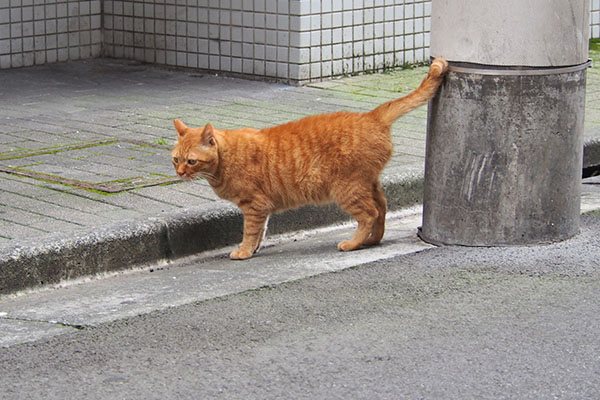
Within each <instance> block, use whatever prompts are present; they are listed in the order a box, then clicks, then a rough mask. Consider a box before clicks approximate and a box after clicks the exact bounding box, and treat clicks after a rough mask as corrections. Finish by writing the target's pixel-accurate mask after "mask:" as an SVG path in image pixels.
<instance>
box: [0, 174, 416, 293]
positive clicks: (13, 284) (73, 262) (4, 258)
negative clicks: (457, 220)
mask: <svg viewBox="0 0 600 400" xmlns="http://www.w3.org/2000/svg"><path fill="white" fill-rule="evenodd" d="M382 185H383V187H384V190H385V192H386V197H387V199H388V209H389V210H398V209H401V208H405V207H409V206H412V205H414V204H417V203H419V202H420V201H421V199H422V196H423V175H422V172H413V173H411V172H409V173H407V174H404V175H402V176H394V177H392V176H383V177H382ZM348 219H349V217H348V216H347V215H346V214H345V213H344V212H342V211H341V210H340V209H339V208H337V207H336V206H333V205H331V206H325V207H313V206H309V207H304V208H301V209H300V210H293V211H287V212H284V213H282V214H277V215H274V216H272V218H271V220H270V222H269V233H270V234H280V233H285V232H292V231H298V230H304V229H312V228H317V227H321V226H327V225H331V224H335V223H339V222H341V221H346V220H348ZM242 227H243V222H242V217H241V214H240V212H239V211H238V210H237V208H236V207H234V206H233V205H231V206H223V205H222V204H221V205H220V206H217V205H215V207H214V209H212V210H206V209H203V210H202V211H199V210H196V209H187V210H184V211H181V212H176V213H172V214H170V215H166V216H160V217H156V218H145V219H139V220H132V221H127V222H121V223H116V224H114V225H110V226H105V227H101V228H99V229H96V230H92V231H84V232H81V233H79V234H75V235H74V234H57V235H54V236H50V237H46V238H43V239H35V240H30V241H20V242H19V243H17V244H16V245H13V246H10V247H9V248H7V249H6V251H4V252H3V254H1V255H0V295H4V294H10V293H15V292H18V291H20V290H25V289H30V288H39V287H43V286H48V285H53V284H56V283H59V282H60V281H63V280H68V279H75V278H80V277H86V276H92V275H95V274H101V273H105V272H112V271H119V270H124V269H129V268H133V267H136V266H142V265H151V264H154V263H158V262H160V261H162V260H174V259H177V258H180V257H185V256H189V255H192V254H196V253H199V252H202V251H206V250H212V249H218V248H221V247H225V246H230V245H233V244H236V243H239V242H240V241H241V238H242Z"/></svg>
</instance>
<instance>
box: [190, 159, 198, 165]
mask: <svg viewBox="0 0 600 400" xmlns="http://www.w3.org/2000/svg"><path fill="white" fill-rule="evenodd" d="M196 162H198V160H188V164H190V165H194V164H196Z"/></svg>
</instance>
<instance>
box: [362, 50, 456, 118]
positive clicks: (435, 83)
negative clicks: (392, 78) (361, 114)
mask: <svg viewBox="0 0 600 400" xmlns="http://www.w3.org/2000/svg"><path fill="white" fill-rule="evenodd" d="M446 71H448V62H447V61H446V60H444V59H443V58H436V59H435V60H433V61H432V62H431V66H430V67H429V73H428V74H427V76H426V77H425V79H423V82H421V85H420V86H419V87H418V88H417V89H415V90H413V91H412V92H411V93H409V94H407V95H406V96H404V97H401V98H399V99H396V100H392V101H389V102H387V103H385V104H382V105H380V106H379V107H377V108H376V109H374V110H373V111H371V114H372V115H373V116H374V117H375V118H376V119H378V120H379V121H381V122H383V123H384V124H386V125H391V124H392V123H393V122H394V121H395V120H397V119H398V118H400V117H401V116H403V115H404V114H406V113H407V112H409V111H412V110H414V109H415V108H417V107H419V106H420V105H422V104H424V103H426V102H427V101H429V99H431V98H432V97H433V96H435V93H436V92H437V89H438V87H439V86H440V85H441V84H442V80H443V79H444V75H445V74H446Z"/></svg>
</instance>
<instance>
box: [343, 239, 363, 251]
mask: <svg viewBox="0 0 600 400" xmlns="http://www.w3.org/2000/svg"><path fill="white" fill-rule="evenodd" d="M359 247H360V244H359V245H356V244H354V243H352V242H351V241H350V240H342V241H341V242H340V243H339V244H338V250H340V251H352V250H356V249H358V248H359Z"/></svg>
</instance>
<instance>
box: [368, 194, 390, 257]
mask: <svg viewBox="0 0 600 400" xmlns="http://www.w3.org/2000/svg"><path fill="white" fill-rule="evenodd" d="M373 199H374V200H375V204H376V205H377V219H376V220H375V223H374V224H373V230H372V231H371V236H369V238H368V239H367V240H366V242H365V246H372V245H375V244H377V243H379V242H380V241H381V238H383V234H384V232H385V213H386V212H387V200H386V199H385V194H384V193H383V189H382V188H381V184H380V183H379V182H377V183H376V184H374V185H373Z"/></svg>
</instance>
